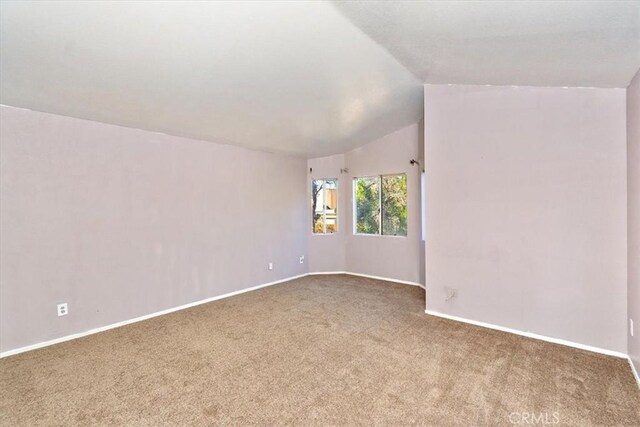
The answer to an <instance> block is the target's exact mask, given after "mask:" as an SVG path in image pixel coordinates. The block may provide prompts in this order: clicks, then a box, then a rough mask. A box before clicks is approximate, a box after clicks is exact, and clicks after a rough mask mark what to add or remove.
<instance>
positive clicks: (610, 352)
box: [424, 310, 629, 359]
mask: <svg viewBox="0 0 640 427" xmlns="http://www.w3.org/2000/svg"><path fill="white" fill-rule="evenodd" d="M424 312H425V313H426V314H429V315H431V316H437V317H442V318H444V319H449V320H455V321H458V322H463V323H469V324H471V325H475V326H481V327H483V328H489V329H495V330H498V331H502V332H508V333H511V334H515V335H521V336H523V337H528V338H533V339H536V340H541V341H546V342H550V343H554V344H561V345H566V346H568V347H574V348H579V349H581V350H587V351H592V352H594V353H601V354H606V355H607V356H614V357H620V358H623V359H628V358H629V356H628V355H627V354H625V353H621V352H619V351H613V350H607V349H605V348H600V347H593V346H590V345H585V344H579V343H576V342H573V341H567V340H563V339H560V338H552V337H547V336H545V335H538V334H534V333H532V332H524V331H519V330H517V329H511V328H507V327H505V326H498V325H494V324H491V323H485V322H479V321H477V320H471V319H465V318H464V317H458V316H452V315H450V314H444V313H439V312H437V311H431V310H425V311H424Z"/></svg>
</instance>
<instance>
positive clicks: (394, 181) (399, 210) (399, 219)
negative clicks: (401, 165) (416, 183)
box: [382, 174, 407, 236]
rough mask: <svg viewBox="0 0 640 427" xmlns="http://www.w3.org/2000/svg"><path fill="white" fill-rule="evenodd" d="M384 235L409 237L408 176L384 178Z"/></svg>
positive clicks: (387, 176)
mask: <svg viewBox="0 0 640 427" xmlns="http://www.w3.org/2000/svg"><path fill="white" fill-rule="evenodd" d="M382 234H386V235H391V236H406V235H407V176H406V175H404V174H403V175H386V176H383V177H382Z"/></svg>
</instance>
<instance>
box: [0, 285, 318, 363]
mask: <svg viewBox="0 0 640 427" xmlns="http://www.w3.org/2000/svg"><path fill="white" fill-rule="evenodd" d="M308 274H309V273H304V274H299V275H297V276H293V277H287V278H284V279H280V280H276V281H275V282H269V283H263V284H262V285H258V286H253V287H251V288H247V289H241V290H239V291H234V292H229V293H226V294H222V295H218V296H215V297H211V298H206V299H203V300H200V301H195V302H191V303H188V304H184V305H180V306H178V307H172V308H168V309H166V310H161V311H157V312H155V313H151V314H145V315H144V316H140V317H136V318H133V319H129V320H124V321H122V322H117V323H112V324H110V325H106V326H101V327H99V328H94V329H90V330H88V331H84V332H79V333H77V334H71V335H65V336H64V337H60V338H55V339H52V340H48V341H43V342H39V343H37V344H32V345H28V346H26V347H20V348H16V349H13V350H7V351H4V352H2V353H0V358H3V357H8V356H13V355H14V354H19V353H24V352H26V351H31V350H36V349H38V348H42V347H48V346H50V345H54V344H59V343H62V342H65V341H70V340H74V339H76V338H82V337H86V336H87V335H93V334H97V333H98V332H104V331H108V330H109V329H114V328H119V327H120V326H125V325H130V324H132V323H136V322H141V321H143V320H147V319H151V318H153V317H158V316H162V315H163V314H169V313H173V312H174V311H180V310H184V309H187V308H191V307H195V306H197V305H201V304H206V303H209V302H213V301H217V300H219V299H223V298H229V297H232V296H234V295H239V294H243V293H245V292H250V291H255V290H257V289H260V288H266V287H267V286H273V285H277V284H278V283H283V282H288V281H290V280H295V279H299V278H301V277H305V276H307V275H308Z"/></svg>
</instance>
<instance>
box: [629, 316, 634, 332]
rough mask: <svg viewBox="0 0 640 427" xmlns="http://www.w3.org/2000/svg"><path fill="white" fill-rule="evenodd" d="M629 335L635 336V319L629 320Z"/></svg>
mask: <svg viewBox="0 0 640 427" xmlns="http://www.w3.org/2000/svg"><path fill="white" fill-rule="evenodd" d="M629 333H630V334H631V336H633V319H629Z"/></svg>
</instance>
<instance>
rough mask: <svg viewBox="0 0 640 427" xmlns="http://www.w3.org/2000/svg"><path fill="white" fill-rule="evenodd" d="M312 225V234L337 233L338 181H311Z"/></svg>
mask: <svg viewBox="0 0 640 427" xmlns="http://www.w3.org/2000/svg"><path fill="white" fill-rule="evenodd" d="M311 205H312V210H311V212H312V221H313V222H312V224H313V227H312V228H313V233H314V234H331V233H336V232H337V231H338V180H337V179H314V180H313V181H311Z"/></svg>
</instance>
